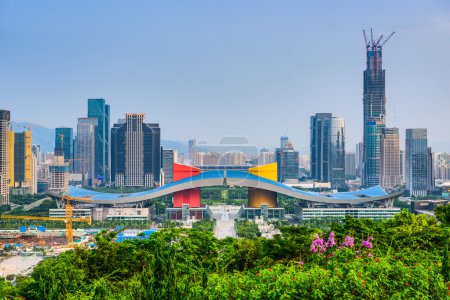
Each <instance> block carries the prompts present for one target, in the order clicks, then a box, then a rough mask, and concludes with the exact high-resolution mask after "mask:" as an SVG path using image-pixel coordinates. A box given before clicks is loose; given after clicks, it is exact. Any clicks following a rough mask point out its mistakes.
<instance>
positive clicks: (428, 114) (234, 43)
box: [0, 0, 450, 153]
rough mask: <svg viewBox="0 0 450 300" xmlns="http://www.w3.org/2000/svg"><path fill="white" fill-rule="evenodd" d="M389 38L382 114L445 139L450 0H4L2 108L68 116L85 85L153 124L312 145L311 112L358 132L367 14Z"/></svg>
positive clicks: (449, 142)
mask: <svg viewBox="0 0 450 300" xmlns="http://www.w3.org/2000/svg"><path fill="white" fill-rule="evenodd" d="M370 27H373V28H374V33H375V34H376V35H377V36H378V35H379V34H385V35H386V34H389V33H390V32H392V31H394V30H395V31H396V34H395V35H394V37H393V38H392V39H391V40H390V41H389V42H388V43H387V44H386V45H385V47H384V53H383V54H384V57H383V58H384V60H383V66H384V68H385V69H386V83H387V84H386V94H387V110H388V112H387V123H388V126H396V127H399V128H400V130H401V133H402V137H401V138H402V140H403V138H404V130H405V128H412V127H427V128H428V132H429V133H428V134H429V140H430V144H431V146H433V147H434V149H435V150H437V151H450V122H449V118H450V1H447V0H439V1H438V0H436V1H431V0H428V1H422V0H421V1H418V0H417V1H416V0H409V1H392V0H388V1H384V0H382V1H380V0H379V1H361V0H355V1H335V0H332V1H331V0H330V1H299V0H295V1H262V0H255V1H245V0H244V1H243V0H239V1H230V0H227V1H185V0H180V1H111V0H107V1H56V0H55V1H42V0H40V1H35V0H32V1H16V0H11V1H4V0H0V108H1V109H9V110H11V111H12V119H13V120H14V121H17V122H32V123H38V124H41V125H44V126H48V127H56V126H62V125H64V126H76V120H77V117H80V116H85V115H86V113H87V103H86V102H87V101H86V99H87V98H95V97H102V98H105V99H106V100H107V102H108V103H110V104H111V113H112V120H113V121H114V122H115V121H116V120H117V119H118V118H120V117H122V116H123V114H124V113H126V112H143V113H146V114H147V116H146V121H149V122H159V123H160V125H161V127H162V138H163V139H173V140H180V141H186V140H187V139H189V138H192V137H197V138H203V139H207V140H209V141H210V142H212V143H213V142H216V141H217V140H218V139H219V138H220V137H222V136H229V135H242V136H246V137H248V138H249V139H250V141H251V142H252V143H253V144H255V145H257V146H267V147H274V146H278V144H279V137H280V135H282V134H287V135H288V136H289V137H290V138H291V140H293V142H294V143H295V145H296V147H297V148H298V149H299V150H300V151H301V152H305V153H306V152H308V151H309V117H310V116H311V115H313V114H315V113H317V112H331V113H333V114H334V115H336V116H340V117H344V118H345V120H346V135H347V150H351V151H354V144H355V143H356V142H358V141H360V140H361V139H362V109H363V106H362V88H363V77H362V72H363V70H364V68H365V48H364V41H363V35H362V29H363V28H366V29H368V28H370Z"/></svg>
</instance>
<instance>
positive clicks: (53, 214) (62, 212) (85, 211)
mask: <svg viewBox="0 0 450 300" xmlns="http://www.w3.org/2000/svg"><path fill="white" fill-rule="evenodd" d="M48 216H49V217H50V218H61V219H64V218H65V217H66V209H65V208H50V209H49V210H48ZM72 216H73V217H74V218H82V217H85V218H87V217H90V216H91V209H89V208H74V209H73V210H72Z"/></svg>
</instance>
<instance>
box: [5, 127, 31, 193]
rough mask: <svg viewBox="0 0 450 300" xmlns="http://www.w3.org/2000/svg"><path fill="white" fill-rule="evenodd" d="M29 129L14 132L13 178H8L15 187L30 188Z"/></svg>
mask: <svg viewBox="0 0 450 300" xmlns="http://www.w3.org/2000/svg"><path fill="white" fill-rule="evenodd" d="M32 172H33V168H32V153H31V130H30V129H28V130H26V131H24V132H16V133H14V178H10V180H11V181H12V182H13V186H14V187H17V188H28V189H29V191H28V192H29V193H31V189H32Z"/></svg>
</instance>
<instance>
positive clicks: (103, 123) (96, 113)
mask: <svg viewBox="0 0 450 300" xmlns="http://www.w3.org/2000/svg"><path fill="white" fill-rule="evenodd" d="M88 118H96V119H97V127H96V134H95V173H94V176H92V177H95V178H96V179H97V180H99V182H100V183H105V182H109V181H110V176H111V175H110V160H111V159H110V106H109V105H108V104H106V102H105V99H88Z"/></svg>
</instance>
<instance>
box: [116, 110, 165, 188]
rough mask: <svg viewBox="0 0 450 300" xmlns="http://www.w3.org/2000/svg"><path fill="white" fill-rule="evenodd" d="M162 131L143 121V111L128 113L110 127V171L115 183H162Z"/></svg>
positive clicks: (138, 184)
mask: <svg viewBox="0 0 450 300" xmlns="http://www.w3.org/2000/svg"><path fill="white" fill-rule="evenodd" d="M160 132H161V130H160V128H159V125H158V124H153V123H144V114H126V120H125V122H122V123H117V124H114V127H113V128H112V130H111V174H112V180H113V182H114V184H115V185H116V186H148V187H152V186H154V185H155V184H157V183H159V179H160V171H161V170H160V169H161V147H160V143H161V137H160V135H161V133H160Z"/></svg>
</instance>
